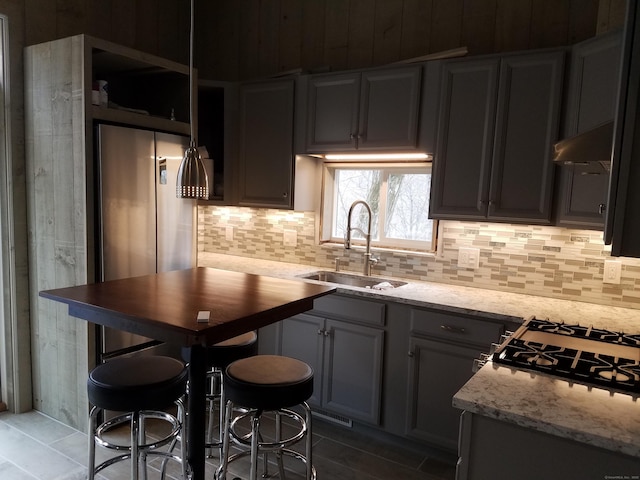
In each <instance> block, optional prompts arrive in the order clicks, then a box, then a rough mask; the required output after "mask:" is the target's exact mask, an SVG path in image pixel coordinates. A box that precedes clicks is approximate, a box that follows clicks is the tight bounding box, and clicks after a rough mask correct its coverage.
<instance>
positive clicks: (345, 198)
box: [331, 166, 434, 249]
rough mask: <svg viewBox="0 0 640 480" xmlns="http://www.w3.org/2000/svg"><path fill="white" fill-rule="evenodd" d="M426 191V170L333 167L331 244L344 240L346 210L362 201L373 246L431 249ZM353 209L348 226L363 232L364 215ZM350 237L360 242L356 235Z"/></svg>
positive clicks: (360, 209)
mask: <svg viewBox="0 0 640 480" xmlns="http://www.w3.org/2000/svg"><path fill="white" fill-rule="evenodd" d="M430 190H431V169H430V166H424V167H421V168H420V167H409V168H402V167H392V166H390V167H381V168H363V167H341V168H337V167H336V168H335V174H334V184H333V194H334V197H333V218H332V221H331V225H332V229H331V230H332V232H331V233H332V235H331V236H332V237H333V238H334V239H335V240H339V239H342V238H344V235H345V231H346V225H347V214H348V211H349V207H350V206H351V204H352V203H353V202H355V201H356V200H364V201H365V202H367V203H368V204H369V206H370V207H371V211H372V214H373V218H372V228H371V230H372V231H371V237H372V242H373V243H374V244H376V243H378V244H379V245H383V246H390V247H393V246H394V245H396V246H399V247H410V248H423V249H424V248H426V249H432V245H431V243H432V239H433V229H434V222H433V221H432V220H430V219H429V194H430ZM355 208H356V210H354V214H353V218H352V219H351V222H352V226H353V227H356V228H359V229H361V230H363V231H366V229H367V222H368V216H367V214H366V211H365V209H364V208H363V207H362V206H356V207H355ZM381 226H382V227H383V228H381ZM353 236H354V238H356V239H357V238H362V236H361V235H360V234H359V233H357V232H354V233H353Z"/></svg>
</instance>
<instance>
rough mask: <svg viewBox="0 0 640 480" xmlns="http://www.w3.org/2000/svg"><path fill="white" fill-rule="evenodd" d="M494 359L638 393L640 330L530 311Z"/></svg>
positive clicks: (586, 382) (613, 388) (608, 387)
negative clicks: (545, 316)
mask: <svg viewBox="0 0 640 480" xmlns="http://www.w3.org/2000/svg"><path fill="white" fill-rule="evenodd" d="M492 360H493V362H494V363H498V364H503V365H508V366H512V367H515V368H522V369H527V370H533V371H540V372H544V373H547V374H550V375H555V376H559V377H564V378H567V379H569V380H570V381H575V382H578V383H584V384H587V385H594V386H600V387H605V388H607V389H609V390H611V391H622V392H627V393H633V394H636V395H638V394H640V333H638V334H627V333H623V332H612V331H609V330H603V329H599V328H593V327H585V326H582V325H570V324H565V323H558V322H551V321H549V320H541V319H537V318H535V317H532V318H530V319H528V320H526V321H525V322H524V324H523V325H522V326H521V327H520V328H518V330H516V332H515V333H514V334H513V335H511V336H510V337H509V338H508V339H507V340H506V341H505V342H503V343H502V344H501V345H500V346H499V347H498V348H497V349H496V350H495V352H494V353H493V356H492Z"/></svg>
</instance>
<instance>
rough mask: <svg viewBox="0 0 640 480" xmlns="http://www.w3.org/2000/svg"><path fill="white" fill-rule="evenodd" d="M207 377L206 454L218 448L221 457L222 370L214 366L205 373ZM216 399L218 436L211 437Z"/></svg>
mask: <svg viewBox="0 0 640 480" xmlns="http://www.w3.org/2000/svg"><path fill="white" fill-rule="evenodd" d="M207 377H208V379H209V393H208V394H207V400H208V403H209V405H208V410H209V420H208V422H207V438H206V442H205V443H206V448H207V456H208V457H209V458H211V457H213V449H214V448H216V449H218V455H219V458H222V437H223V432H224V419H225V415H224V410H225V397H224V382H223V381H222V370H220V369H219V368H217V367H214V368H213V369H212V370H211V371H209V372H208V373H207ZM216 399H218V438H217V439H216V440H214V438H213V424H214V418H215V417H214V412H215V406H216Z"/></svg>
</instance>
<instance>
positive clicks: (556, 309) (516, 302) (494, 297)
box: [198, 252, 640, 333]
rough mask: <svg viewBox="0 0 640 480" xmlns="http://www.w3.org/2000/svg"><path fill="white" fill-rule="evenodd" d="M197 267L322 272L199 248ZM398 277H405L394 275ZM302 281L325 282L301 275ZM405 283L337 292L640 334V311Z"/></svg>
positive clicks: (276, 273)
mask: <svg viewBox="0 0 640 480" xmlns="http://www.w3.org/2000/svg"><path fill="white" fill-rule="evenodd" d="M198 265H199V266H203V267H216V268H221V269H226V270H234V271H238V272H244V273H254V274H258V275H268V276H272V277H281V278H289V279H291V278H294V279H296V278H298V277H297V276H298V275H304V274H307V273H311V272H315V271H317V270H323V269H322V268H319V267H315V266H312V265H299V264H294V263H284V262H275V261H271V260H260V259H256V258H247V257H237V256H233V255H224V254H218V253H207V252H198ZM345 273H355V272H345ZM394 280H402V279H396V278H394ZM300 281H301V282H302V281H306V282H314V283H323V282H316V281H313V280H304V279H301V278H300ZM407 282H408V283H407V285H404V286H402V287H398V288H394V289H390V290H372V289H365V288H359V287H351V286H342V285H340V286H338V289H337V292H338V293H343V294H349V295H354V296H362V297H370V298H377V299H380V300H385V301H393V302H399V303H405V304H409V305H414V306H417V307H425V308H431V309H434V310H440V311H443V312H449V313H463V314H466V315H473V316H479V317H481V318H482V319H484V320H496V321H505V320H506V321H512V322H513V321H515V322H520V323H521V322H522V321H523V319H526V318H529V317H531V316H536V317H538V318H549V319H550V320H553V321H560V320H562V321H564V322H565V323H581V324H593V325H595V326H598V327H600V328H608V329H610V330H620V331H626V332H632V331H635V332H638V333H640V310H635V309H630V308H621V307H611V306H606V305H596V304H592V303H585V302H574V301H570V300H559V299H554V298H547V297H538V296H535V295H523V294H519V293H509V292H500V291H496V290H485V289H482V288H473V287H464V286H458V285H448V284H444V283H436V282H418V281H414V280H407Z"/></svg>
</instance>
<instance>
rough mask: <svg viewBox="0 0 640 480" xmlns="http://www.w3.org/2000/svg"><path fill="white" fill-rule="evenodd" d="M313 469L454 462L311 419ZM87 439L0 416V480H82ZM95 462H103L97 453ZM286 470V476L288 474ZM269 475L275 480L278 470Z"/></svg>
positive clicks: (441, 477) (425, 469) (38, 421)
mask: <svg viewBox="0 0 640 480" xmlns="http://www.w3.org/2000/svg"><path fill="white" fill-rule="evenodd" d="M313 427H314V433H313V441H314V443H313V445H314V446H313V449H314V450H313V453H314V459H313V463H314V465H315V467H316V469H317V472H318V480H377V479H386V480H389V479H394V480H395V479H398V480H452V479H454V478H455V467H454V462H455V459H454V458H453V456H451V455H447V454H443V453H440V452H437V451H428V449H426V448H425V449H424V451H422V450H423V449H420V450H421V451H420V452H417V451H413V450H411V449H408V448H406V447H401V446H399V445H397V444H395V443H393V444H391V443H388V442H387V441H385V440H381V439H374V438H371V436H369V435H368V434H366V433H362V432H356V431H354V430H352V429H348V428H343V427H340V426H336V425H334V424H332V423H329V422H326V421H322V420H319V419H318V420H316V419H314V424H313ZM86 456H87V436H86V434H84V433H81V432H79V431H77V430H74V429H72V428H69V427H67V426H65V425H63V424H62V423H60V422H58V421H56V420H53V419H51V418H50V417H47V416H46V415H43V414H41V413H39V412H36V411H32V412H28V413H24V414H19V415H16V414H11V413H8V412H2V413H0V479H2V480H33V479H38V480H79V479H84V478H86V467H85V466H84V465H85V462H86ZM100 457H104V455H103V452H100ZM247 463H248V462H245V461H244V460H241V461H239V462H237V465H233V464H232V467H233V468H231V469H230V473H229V475H228V476H227V478H228V479H229V480H232V479H235V478H236V477H238V478H241V479H245V478H247V472H248V466H247ZM158 466H159V460H158V459H155V460H153V461H152V462H150V468H149V469H150V474H149V479H150V480H154V479H158V478H160V475H159V470H158ZM216 467H217V459H215V458H213V459H209V460H207V478H208V479H209V478H211V479H212V478H213V472H214V470H215V468H216ZM296 467H297V465H289V464H288V463H287V478H288V479H289V478H291V480H299V479H301V478H302V477H301V476H300V475H299V474H298V473H297V472H296V470H297V471H299V470H300V469H299V468H296ZM290 468H291V470H290ZM168 472H169V474H168V475H167V478H170V479H178V478H181V477H180V475H179V473H178V472H179V467H178V466H177V465H170V468H169V470H168ZM102 473H103V476H100V479H101V480H126V479H128V478H129V476H130V474H129V471H128V465H127V462H123V463H121V464H117V465H114V466H112V467H110V468H109V469H107V470H104V471H103V472H102ZM270 473H272V474H274V477H276V478H277V477H278V475H277V469H275V468H271V470H270Z"/></svg>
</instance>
